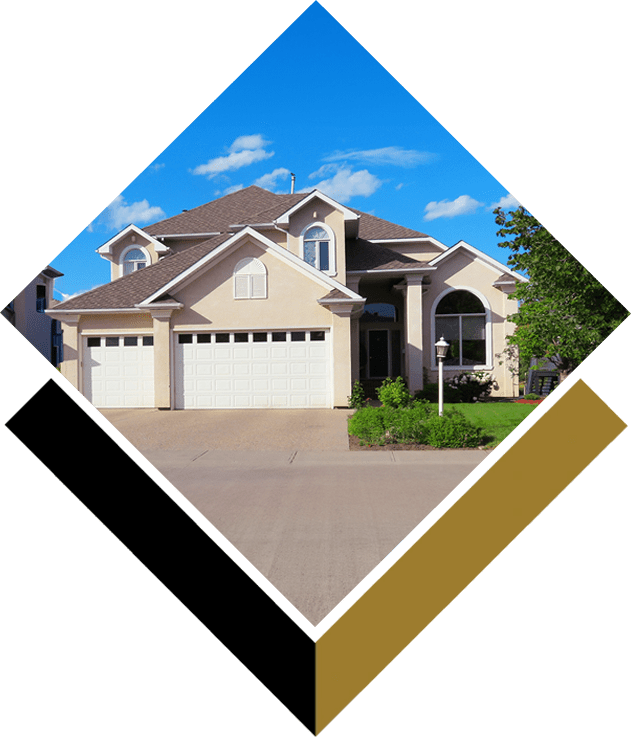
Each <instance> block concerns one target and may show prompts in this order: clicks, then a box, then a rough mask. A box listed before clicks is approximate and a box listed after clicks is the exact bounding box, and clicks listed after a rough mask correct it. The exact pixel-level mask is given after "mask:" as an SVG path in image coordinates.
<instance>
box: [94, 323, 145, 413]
mask: <svg viewBox="0 0 631 737" xmlns="http://www.w3.org/2000/svg"><path fill="white" fill-rule="evenodd" d="M83 340H84V343H83V394H84V395H85V396H86V397H87V398H88V399H89V400H90V401H91V402H92V404H93V405H94V406H95V407H153V406H154V393H153V336H151V335H125V336H120V337H118V336H107V337H84V339H83Z"/></svg>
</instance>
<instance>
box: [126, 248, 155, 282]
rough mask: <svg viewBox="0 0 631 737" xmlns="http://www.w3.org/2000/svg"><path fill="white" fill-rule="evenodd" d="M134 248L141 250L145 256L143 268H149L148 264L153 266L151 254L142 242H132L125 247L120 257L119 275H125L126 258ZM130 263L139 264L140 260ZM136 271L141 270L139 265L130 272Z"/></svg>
mask: <svg viewBox="0 0 631 737" xmlns="http://www.w3.org/2000/svg"><path fill="white" fill-rule="evenodd" d="M134 250H137V251H140V252H141V253H142V254H143V256H144V257H145V264H144V267H141V268H147V266H151V254H150V253H149V251H148V250H147V249H146V248H145V247H144V246H142V245H140V243H130V244H129V245H128V246H126V247H125V248H123V250H122V251H121V253H120V256H119V258H118V266H119V276H125V258H126V256H127V254H128V253H129V252H130V251H134ZM130 263H134V264H139V263H140V261H135V262H130ZM135 271H139V269H138V267H137V266H135V265H134V268H133V270H132V271H131V272H130V273H132V274H133V273H134V272H135Z"/></svg>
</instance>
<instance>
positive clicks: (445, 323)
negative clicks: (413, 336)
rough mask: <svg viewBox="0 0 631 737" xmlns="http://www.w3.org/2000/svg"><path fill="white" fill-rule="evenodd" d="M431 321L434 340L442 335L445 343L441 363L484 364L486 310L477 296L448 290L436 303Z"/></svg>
mask: <svg viewBox="0 0 631 737" xmlns="http://www.w3.org/2000/svg"><path fill="white" fill-rule="evenodd" d="M434 321H435V322H434V327H435V337H436V340H438V339H439V338H441V337H443V338H445V340H446V341H447V342H448V343H449V351H448V353H447V358H446V359H445V366H459V367H465V368H471V367H473V366H484V365H485V364H486V363H487V360H488V358H487V357H488V350H487V343H488V340H487V334H486V323H487V313H486V309H485V307H484V304H483V303H482V300H481V299H480V298H479V297H477V296H476V295H475V294H473V293H472V292H469V291H467V290H465V289H454V290H452V291H450V292H448V293H447V294H445V296H444V297H443V298H442V299H441V300H440V301H439V302H438V304H437V305H436V309H435V312H434Z"/></svg>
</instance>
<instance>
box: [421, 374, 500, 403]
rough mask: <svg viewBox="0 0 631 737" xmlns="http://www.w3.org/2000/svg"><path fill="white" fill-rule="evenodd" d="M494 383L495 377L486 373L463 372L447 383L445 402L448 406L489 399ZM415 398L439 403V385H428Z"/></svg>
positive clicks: (444, 395)
mask: <svg viewBox="0 0 631 737" xmlns="http://www.w3.org/2000/svg"><path fill="white" fill-rule="evenodd" d="M494 383H495V380H494V379H493V377H492V376H490V375H489V374H486V373H485V372H484V371H463V372H462V373H460V374H458V375H457V376H454V377H452V378H451V379H447V380H446V381H445V383H444V385H443V400H444V402H445V403H446V404H458V403H460V402H466V403H469V402H477V401H478V400H480V399H482V398H483V397H488V395H489V394H490V393H491V389H492V388H493V385H494ZM414 397H415V399H427V400H429V401H430V402H434V403H436V402H438V384H426V385H425V386H424V387H423V389H421V390H420V391H418V392H416V394H415V395H414Z"/></svg>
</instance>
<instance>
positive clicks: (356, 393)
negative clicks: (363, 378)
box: [348, 381, 368, 409]
mask: <svg viewBox="0 0 631 737" xmlns="http://www.w3.org/2000/svg"><path fill="white" fill-rule="evenodd" d="M367 401H368V400H367V399H366V394H365V392H364V387H363V386H362V385H361V382H360V381H356V382H355V383H354V384H353V390H352V391H351V395H350V397H349V398H348V406H349V407H351V408H352V409H361V408H362V407H365V406H366V402H367Z"/></svg>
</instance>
